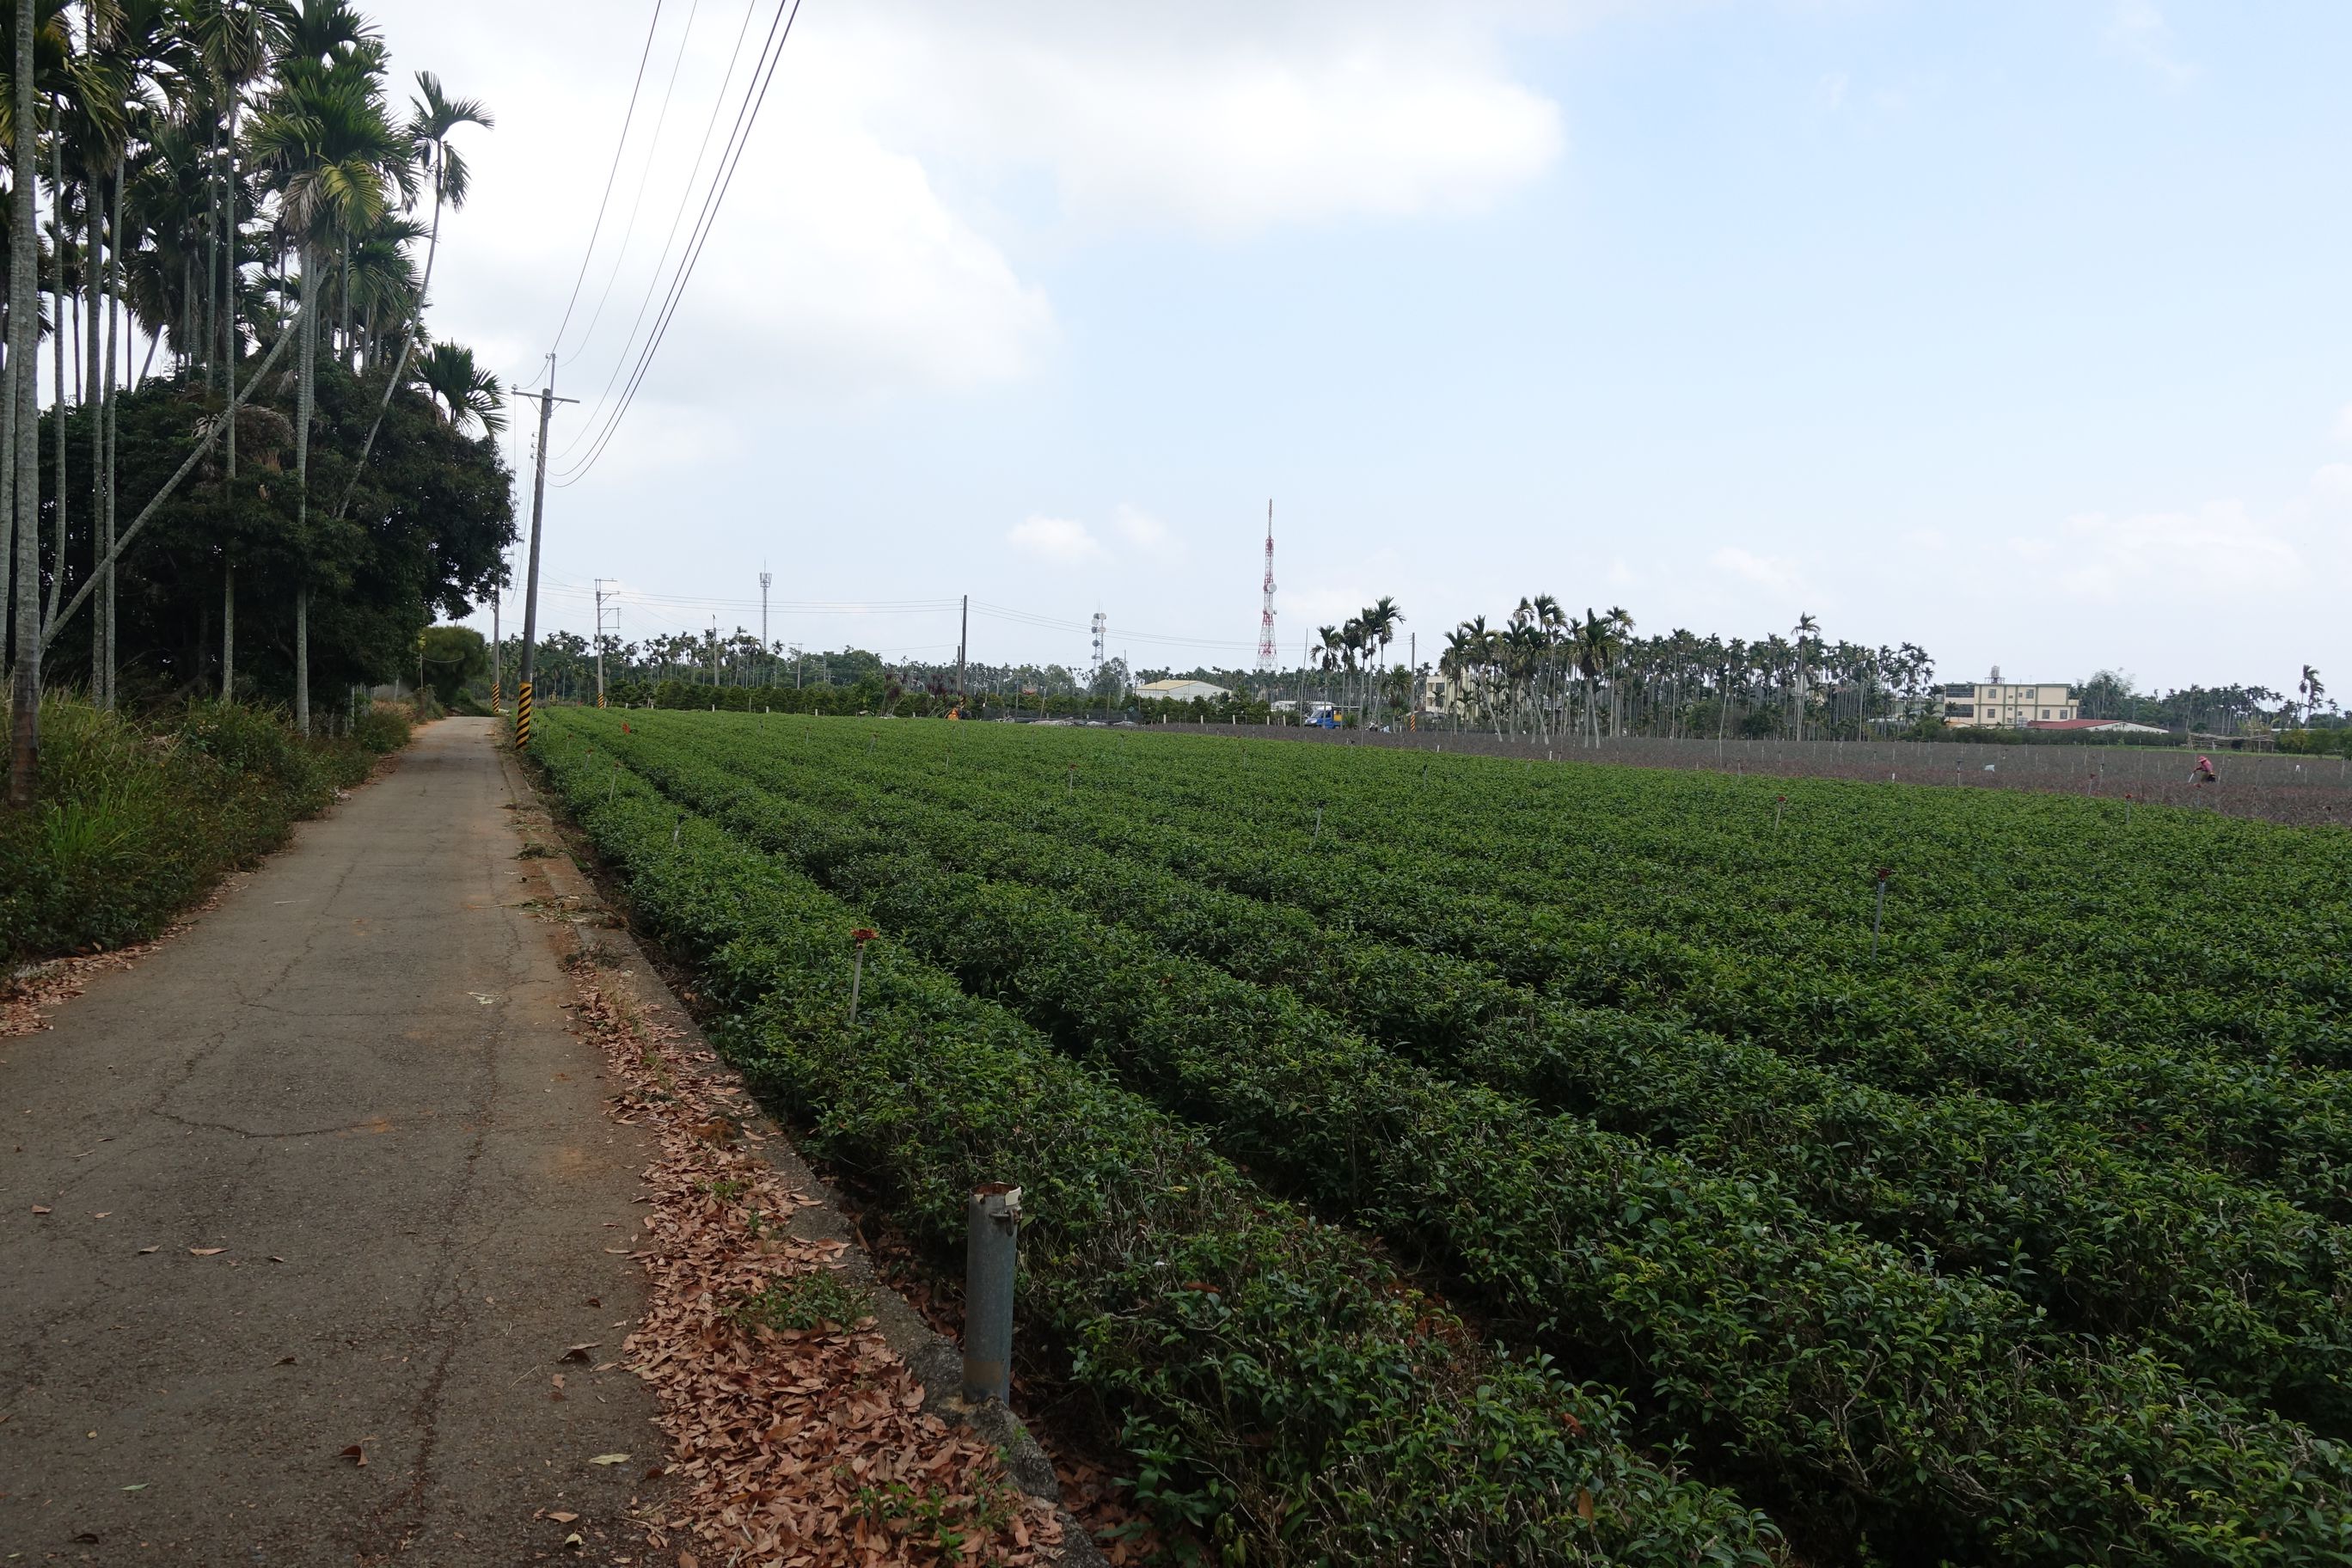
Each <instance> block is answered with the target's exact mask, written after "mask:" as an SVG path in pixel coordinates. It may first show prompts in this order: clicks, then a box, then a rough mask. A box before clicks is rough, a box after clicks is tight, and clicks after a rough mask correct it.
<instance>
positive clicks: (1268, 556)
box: [1257, 497, 1274, 675]
mask: <svg viewBox="0 0 2352 1568" xmlns="http://www.w3.org/2000/svg"><path fill="white" fill-rule="evenodd" d="M1257 672H1258V673H1259V674H1260V675H1271V674H1273V673H1274V501H1273V499H1272V498H1271V497H1269V498H1268V499H1267V500H1266V503H1265V596H1264V597H1263V599H1262V600H1261V601H1260V603H1259V606H1258V612H1257Z"/></svg>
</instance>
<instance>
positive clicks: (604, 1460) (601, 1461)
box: [588, 1454, 629, 1465]
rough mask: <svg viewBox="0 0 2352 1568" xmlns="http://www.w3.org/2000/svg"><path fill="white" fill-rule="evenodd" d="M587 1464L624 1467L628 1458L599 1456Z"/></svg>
mask: <svg viewBox="0 0 2352 1568" xmlns="http://www.w3.org/2000/svg"><path fill="white" fill-rule="evenodd" d="M588 1462H589V1463H590V1464H592V1465H625V1464H627V1463H628V1462H629V1457H628V1456H627V1455H626V1454H599V1455H597V1456H596V1457H595V1458H593V1459H591V1460H589V1461H588Z"/></svg>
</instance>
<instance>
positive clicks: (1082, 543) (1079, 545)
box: [1004, 513, 1103, 566]
mask: <svg viewBox="0 0 2352 1568" xmlns="http://www.w3.org/2000/svg"><path fill="white" fill-rule="evenodd" d="M1004 537H1005V540H1006V542H1009V543H1010V544H1011V545H1012V546H1013V548H1014V549H1015V550H1018V551H1020V552H1022V553H1024V555H1031V556H1034V557H1035V558H1036V559H1038V560H1040V561H1049V562H1053V563H1055V564H1057V565H1064V566H1069V565H1075V564H1076V563H1078V562H1081V561H1091V560H1093V559H1095V558H1096V557H1097V556H1099V555H1101V554H1102V553H1103V547H1102V542H1100V541H1099V540H1097V539H1096V538H1095V536H1094V535H1093V534H1092V533H1091V532H1089V531H1087V525H1086V524H1085V523H1083V522H1079V521H1076V520H1074V519H1071V518H1066V517H1046V516H1045V515H1044V514H1042V513H1038V514H1034V515H1032V516H1029V517H1025V518H1024V519H1022V520H1021V521H1019V522H1016V523H1014V524H1013V526H1012V527H1011V528H1010V529H1008V530H1006V531H1005V534H1004Z"/></svg>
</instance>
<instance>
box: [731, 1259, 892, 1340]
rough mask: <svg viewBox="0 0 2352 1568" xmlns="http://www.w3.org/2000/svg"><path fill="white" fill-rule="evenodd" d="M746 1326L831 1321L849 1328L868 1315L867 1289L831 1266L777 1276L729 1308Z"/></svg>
mask: <svg viewBox="0 0 2352 1568" xmlns="http://www.w3.org/2000/svg"><path fill="white" fill-rule="evenodd" d="M726 1316H727V1318H728V1319H729V1321H732V1322H734V1323H735V1324H737V1325H738V1326H739V1327H741V1328H745V1329H751V1328H763V1329H774V1330H776V1331H779V1332H789V1331H802V1332H805V1331H808V1330H811V1329H816V1328H822V1327H824V1325H826V1324H828V1323H830V1324H832V1325H833V1326H835V1328H849V1327H852V1326H854V1325H855V1324H856V1322H857V1321H858V1320H859V1319H861V1318H864V1317H865V1316H866V1293H865V1292H864V1291H863V1290H860V1289H858V1288H857V1287H856V1286H855V1285H852V1284H850V1283H849V1282H848V1281H847V1280H845V1279H842V1278H841V1276H839V1275H838V1274H835V1273H833V1272H831V1271H830V1270H824V1271H820V1272H818V1273H815V1274H801V1275H795V1276H793V1277H792V1278H791V1279H778V1280H775V1281H773V1282H772V1283H771V1284H770V1285H768V1286H767V1287H766V1288H765V1289H761V1290H760V1291H758V1292H756V1293H755V1294H752V1295H749V1296H745V1297H743V1298H742V1299H741V1300H738V1301H736V1302H735V1303H733V1304H732V1305H731V1306H730V1307H729V1308H728V1309H727V1310H726Z"/></svg>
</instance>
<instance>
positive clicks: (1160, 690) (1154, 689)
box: [1135, 679, 1233, 702]
mask: <svg viewBox="0 0 2352 1568" xmlns="http://www.w3.org/2000/svg"><path fill="white" fill-rule="evenodd" d="M1135 694H1136V696H1138V697H1139V698H1142V699H1144V700H1146V701H1151V702H1190V701H1192V700H1193V699H1195V698H1198V699H1200V700H1202V701H1204V702H1214V701H1216V700H1218V699H1219V698H1222V697H1231V696H1232V695H1233V693H1232V692H1230V691H1228V690H1226V689H1224V688H1223V687H1222V686H1212V685H1210V684H1209V683H1208V682H1207V681H1205V680H1172V679H1171V680H1147V681H1145V682H1144V683H1143V684H1142V685H1140V686H1139V687H1137V688H1136V689H1135Z"/></svg>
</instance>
